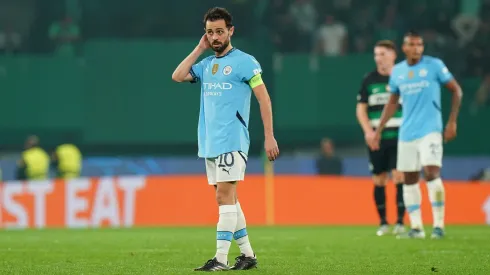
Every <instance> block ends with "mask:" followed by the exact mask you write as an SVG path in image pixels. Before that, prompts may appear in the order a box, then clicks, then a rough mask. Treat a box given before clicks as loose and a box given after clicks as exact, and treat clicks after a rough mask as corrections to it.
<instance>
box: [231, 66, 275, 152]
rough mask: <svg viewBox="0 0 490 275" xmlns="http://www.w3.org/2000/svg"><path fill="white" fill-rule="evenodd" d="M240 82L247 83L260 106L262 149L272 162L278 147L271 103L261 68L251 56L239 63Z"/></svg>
mask: <svg viewBox="0 0 490 275" xmlns="http://www.w3.org/2000/svg"><path fill="white" fill-rule="evenodd" d="M240 78H241V81H244V82H246V83H248V85H249V86H250V88H251V89H252V91H253V92H254V95H255V97H256V98H257V101H258V102H259V105H260V116H261V117H262V123H263V124H264V135H265V144H264V149H265V152H266V154H267V157H268V158H269V160H271V161H273V160H275V159H276V158H277V157H278V156H279V147H278V146H277V141H276V139H275V138H274V129H273V123H272V103H271V98H270V96H269V92H268V91H267V88H266V86H265V84H264V81H263V80H262V68H261V67H260V64H259V62H258V61H257V60H256V59H255V58H254V57H252V56H246V57H245V58H244V60H242V62H240Z"/></svg>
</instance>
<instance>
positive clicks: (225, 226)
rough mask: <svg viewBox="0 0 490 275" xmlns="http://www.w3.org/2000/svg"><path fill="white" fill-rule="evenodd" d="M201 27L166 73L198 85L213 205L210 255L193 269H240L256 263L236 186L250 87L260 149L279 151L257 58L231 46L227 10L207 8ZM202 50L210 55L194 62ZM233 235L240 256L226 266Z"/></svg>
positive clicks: (241, 173) (245, 144) (245, 145)
mask: <svg viewBox="0 0 490 275" xmlns="http://www.w3.org/2000/svg"><path fill="white" fill-rule="evenodd" d="M204 25H205V32H206V33H205V34H204V35H203V36H202V38H201V40H200V42H199V44H198V45H197V46H196V48H195V49H194V50H193V51H192V52H191V53H190V54H189V55H188V56H187V57H186V58H185V59H184V60H183V61H182V62H181V63H180V65H179V66H178V67H177V68H176V69H175V71H174V73H173V75H172V79H173V80H174V81H176V82H184V81H188V82H192V83H196V82H199V83H200V84H201V106H200V113H199V126H198V145H199V153H198V155H199V157H201V158H204V159H205V163H206V173H207V178H208V183H209V184H211V185H214V186H215V188H216V200H217V203H218V205H219V221H218V225H217V237H216V239H217V251H216V254H215V256H214V258H212V259H211V260H209V261H207V262H206V263H205V264H204V265H203V266H201V267H199V268H196V269H195V270H196V271H221V270H228V269H232V270H246V269H251V268H254V267H256V266H257V259H256V257H255V253H254V252H253V250H252V246H251V245H250V241H249V238H248V234H247V229H246V222H245V216H244V214H243V211H242V208H241V206H240V203H239V202H238V199H237V198H238V197H237V191H236V186H237V182H238V181H243V180H244V177H245V167H246V165H247V158H248V157H247V156H248V150H249V145H250V137H249V132H248V125H249V123H248V122H249V115H250V98H251V93H252V91H253V93H254V94H255V97H256V98H257V100H258V102H259V104H260V113H261V116H262V121H263V124H264V134H265V144H264V147H265V151H266V153H267V156H268V158H269V160H270V161H273V160H275V159H276V158H277V157H278V155H279V148H278V146H277V142H276V140H275V138H274V134H273V127H272V107H271V102H270V97H269V94H268V92H267V89H266V87H265V84H264V83H263V81H262V78H261V74H262V69H261V67H260V64H259V62H257V60H256V59H255V58H254V57H253V56H251V55H249V54H247V53H245V52H242V51H240V50H239V49H236V48H234V47H233V46H232V45H231V41H230V38H231V36H232V35H233V32H234V29H235V28H234V27H233V24H232V16H231V14H230V13H229V12H228V11H227V10H226V9H223V8H212V9H210V10H208V12H207V13H206V14H205V15H204ZM207 49H212V50H213V51H214V52H215V54H214V55H212V56H208V57H206V58H204V59H202V60H201V61H200V62H197V63H196V61H197V59H198V58H199V56H200V55H201V54H203V53H204V52H205V51H206V50H207ZM233 239H235V241H236V242H237V244H238V246H239V248H240V251H241V255H240V256H238V257H237V258H236V262H235V264H234V265H233V266H232V267H231V268H230V267H229V266H228V251H229V249H230V245H231V241H232V240H233Z"/></svg>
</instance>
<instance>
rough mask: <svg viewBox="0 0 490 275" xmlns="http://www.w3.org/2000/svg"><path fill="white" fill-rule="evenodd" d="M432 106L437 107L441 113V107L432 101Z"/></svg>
mask: <svg viewBox="0 0 490 275" xmlns="http://www.w3.org/2000/svg"><path fill="white" fill-rule="evenodd" d="M432 104H433V105H434V107H436V109H437V110H438V111H439V112H440V111H441V107H440V106H439V105H437V103H436V102H435V101H434V100H432Z"/></svg>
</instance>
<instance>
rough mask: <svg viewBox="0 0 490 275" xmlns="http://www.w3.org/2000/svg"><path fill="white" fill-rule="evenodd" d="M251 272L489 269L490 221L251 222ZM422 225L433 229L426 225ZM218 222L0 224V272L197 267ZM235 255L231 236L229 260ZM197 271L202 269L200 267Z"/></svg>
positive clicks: (210, 248)
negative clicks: (405, 232)
mask: <svg viewBox="0 0 490 275" xmlns="http://www.w3.org/2000/svg"><path fill="white" fill-rule="evenodd" d="M248 231H249V235H250V239H251V242H252V246H253V247H254V249H255V252H256V254H257V257H258V261H259V268H257V269H254V270H251V271H242V272H240V271H235V272H233V271H230V272H232V273H236V272H239V273H243V272H248V273H250V274H281V275H282V274H343V275H345V274H434V273H435V274H472V275H476V274H490V227H485V226H464V227H463V226H458V227H455V226H451V227H448V228H447V232H446V234H447V237H446V239H444V240H430V239H429V238H427V239H426V240H397V239H396V238H395V237H394V236H383V237H377V236H375V228H374V227H354V226H353V227H250V228H248ZM426 233H428V235H429V236H430V228H427V231H426ZM215 235H216V233H215V228H213V227H209V228H144V229H90V230H25V231H5V230H4V231H0V274H51V275H52V274H78V275H80V274H98V275H100V274H196V272H194V271H192V269H193V268H195V267H197V266H200V265H202V264H203V263H204V262H205V261H206V260H208V259H209V258H211V257H212V256H213V255H214V252H215V246H216V244H215ZM237 255H238V248H237V246H236V244H234V243H233V244H232V249H231V252H230V257H229V260H230V264H232V263H233V262H234V257H235V256H237ZM198 274H199V273H198Z"/></svg>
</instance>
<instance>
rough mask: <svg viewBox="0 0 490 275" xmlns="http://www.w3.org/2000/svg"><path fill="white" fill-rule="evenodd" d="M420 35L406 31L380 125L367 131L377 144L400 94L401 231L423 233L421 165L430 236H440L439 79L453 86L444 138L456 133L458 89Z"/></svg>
mask: <svg viewBox="0 0 490 275" xmlns="http://www.w3.org/2000/svg"><path fill="white" fill-rule="evenodd" d="M423 51H424V45H423V40H422V38H421V37H420V35H418V34H416V33H414V32H410V33H408V34H406V35H405V37H404V43H403V52H404V53H405V55H406V60H405V61H402V62H400V63H398V64H397V65H395V67H394V68H393V70H392V72H391V75H390V80H389V84H388V86H389V87H388V88H389V89H390V91H391V93H392V94H391V96H390V101H389V103H388V104H387V105H386V106H385V108H384V110H383V114H382V116H381V122H380V126H379V128H377V130H376V132H375V133H374V134H373V135H371V137H370V142H369V144H370V147H371V148H372V149H373V150H378V149H379V141H380V136H381V131H382V130H383V128H384V127H385V126H386V123H387V121H388V120H389V119H390V118H391V117H392V116H393V114H394V113H395V111H396V109H397V106H398V100H399V97H400V96H401V97H402V102H403V110H402V125H401V127H400V133H399V144H398V156H397V169H398V170H399V171H401V172H404V176H405V182H404V183H405V185H404V188H403V197H404V202H405V206H406V208H407V211H408V215H409V217H410V223H411V228H412V229H411V230H410V231H409V232H408V233H407V234H406V235H405V236H403V235H402V236H401V237H408V238H425V232H424V228H423V224H422V214H421V210H420V205H421V202H422V197H421V194H420V186H419V183H418V182H419V174H420V170H421V169H422V168H423V171H424V175H425V180H426V181H427V188H428V191H429V199H430V201H431V205H432V213H433V219H434V221H433V222H434V228H433V231H432V238H436V239H438V238H442V237H443V236H444V204H445V192H444V185H443V184H442V180H441V178H440V168H441V166H442V152H443V136H442V132H443V125H442V114H441V84H442V85H445V86H446V87H447V88H448V89H449V91H451V92H452V106H451V114H450V116H449V119H448V121H447V125H446V129H445V131H444V141H446V142H447V141H450V140H453V139H454V138H455V137H456V129H457V118H458V113H459V108H460V105H461V98H462V91H461V87H460V86H459V84H458V82H457V81H456V80H455V79H454V77H453V76H452V74H451V73H450V72H449V70H448V69H447V67H446V66H445V65H444V63H443V62H442V61H441V60H440V59H438V58H434V57H430V56H426V55H423Z"/></svg>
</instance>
